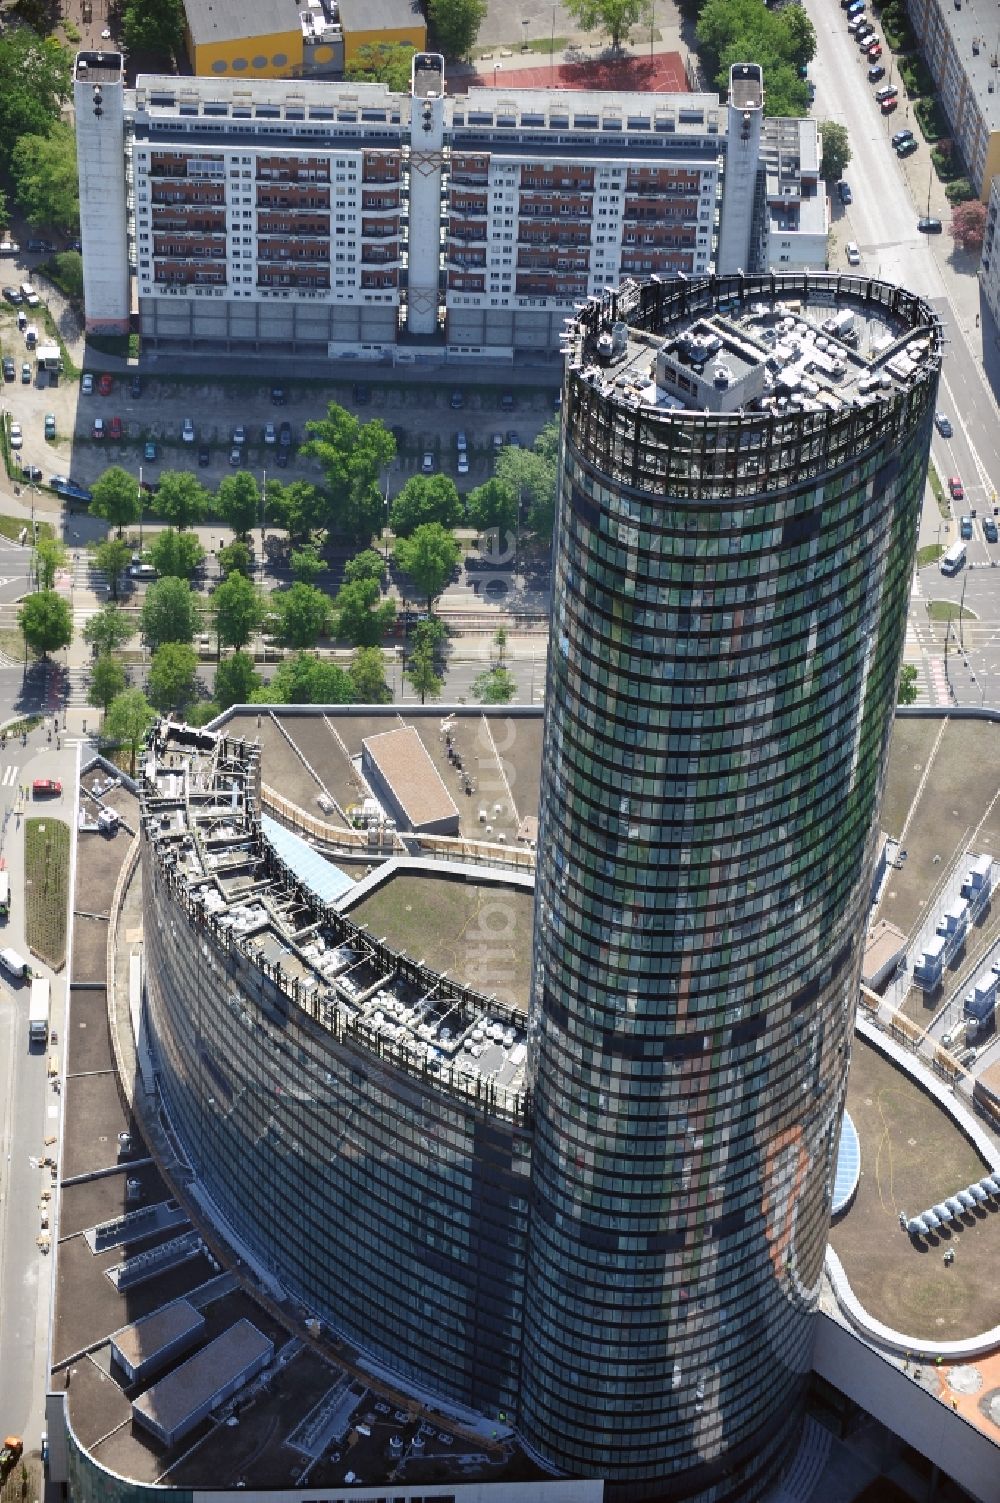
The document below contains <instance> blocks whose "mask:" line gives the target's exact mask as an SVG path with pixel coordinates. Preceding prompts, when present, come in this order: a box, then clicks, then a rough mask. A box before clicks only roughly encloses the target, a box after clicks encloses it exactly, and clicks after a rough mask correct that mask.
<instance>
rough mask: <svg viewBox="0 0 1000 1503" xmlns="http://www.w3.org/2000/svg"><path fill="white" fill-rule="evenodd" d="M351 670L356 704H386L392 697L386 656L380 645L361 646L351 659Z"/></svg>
mask: <svg viewBox="0 0 1000 1503" xmlns="http://www.w3.org/2000/svg"><path fill="white" fill-rule="evenodd" d="M349 672H350V678H351V684H352V685H353V688H354V702H355V704H359V705H385V704H388V703H389V701H390V700H391V699H392V690H391V689H390V688H389V685H388V684H387V683H386V681H385V658H384V657H383V656H382V652H381V650H380V649H379V648H378V647H359V648H358V650H357V652H356V653H355V654H354V656H353V658H352V659H351V666H350V670H349Z"/></svg>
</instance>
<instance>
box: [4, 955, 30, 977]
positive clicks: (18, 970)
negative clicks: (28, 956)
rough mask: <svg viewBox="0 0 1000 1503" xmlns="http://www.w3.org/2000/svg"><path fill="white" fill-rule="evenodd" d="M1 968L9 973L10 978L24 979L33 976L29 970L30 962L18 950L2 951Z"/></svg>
mask: <svg viewBox="0 0 1000 1503" xmlns="http://www.w3.org/2000/svg"><path fill="white" fill-rule="evenodd" d="M0 966H2V967H3V969H4V970H5V971H6V972H7V974H8V976H20V977H24V976H28V975H30V974H31V973H30V972H29V970H28V962H27V961H26V960H25V958H24V956H23V955H19V954H18V952H17V951H16V950H11V949H6V950H0Z"/></svg>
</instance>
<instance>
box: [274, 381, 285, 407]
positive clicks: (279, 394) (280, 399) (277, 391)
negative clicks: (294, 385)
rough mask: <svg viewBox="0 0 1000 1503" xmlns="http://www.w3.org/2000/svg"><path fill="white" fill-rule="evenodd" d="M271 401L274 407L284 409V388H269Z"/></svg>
mask: <svg viewBox="0 0 1000 1503" xmlns="http://www.w3.org/2000/svg"><path fill="white" fill-rule="evenodd" d="M271 401H272V402H273V403H274V405H275V407H284V405H285V388H284V387H283V386H272V387H271Z"/></svg>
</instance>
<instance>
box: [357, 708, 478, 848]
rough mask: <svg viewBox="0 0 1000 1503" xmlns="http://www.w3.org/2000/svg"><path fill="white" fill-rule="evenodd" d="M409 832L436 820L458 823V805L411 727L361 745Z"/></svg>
mask: <svg viewBox="0 0 1000 1503" xmlns="http://www.w3.org/2000/svg"><path fill="white" fill-rule="evenodd" d="M362 745H363V747H364V750H365V751H366V752H367V753H368V755H369V757H371V759H372V761H373V763H374V764H375V766H376V768H377V769H378V771H379V772H380V773H381V775H382V777H383V778H384V779H385V781H386V783H387V784H388V785H389V787H390V788H391V789H392V793H393V797H394V798H395V799H396V801H397V803H398V804H399V806H400V808H401V809H402V810H403V812H404V813H405V815H406V817H407V819H408V820H409V823H410V828H411V829H413V830H422V829H425V828H426V827H427V826H429V825H434V824H437V823H438V822H439V821H440V820H454V821H455V822H456V828H457V822H458V805H457V804H456V803H455V800H454V799H453V798H452V796H451V794H450V793H449V792H448V790H447V788H446V787H445V785H444V781H443V779H442V777H441V774H440V773H439V772H438V770H437V768H436V767H435V766H434V763H433V762H432V761H431V759H430V757H429V756H428V754H427V749H426V748H425V746H424V743H423V742H422V741H421V739H420V737H419V736H418V735H417V732H416V731H415V730H414V728H413V726H412V725H407V726H402V727H400V729H399V730H394V731H383V732H382V734H381V735H380V736H369V737H367V738H366V739H365V741H364V742H363V743H362Z"/></svg>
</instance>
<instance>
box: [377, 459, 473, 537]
mask: <svg viewBox="0 0 1000 1503" xmlns="http://www.w3.org/2000/svg"><path fill="white" fill-rule="evenodd" d="M461 515H462V502H461V500H460V498H459V494H458V490H457V488H456V486H455V482H454V480H452V478H451V476H450V475H411V476H410V478H409V480H408V481H407V482H406V484H405V485H404V486H403V489H402V490H401V491H400V493H399V495H398V496H396V498H395V499H394V501H393V503H392V506H391V507H390V509H389V522H390V525H391V527H392V530H393V532H394V533H395V534H396V536H397V537H398V538H408V537H409V536H410V535H411V533H414V532H415V531H416V530H417V528H418V527H421V526H423V524H424V523H425V522H440V523H441V526H442V527H454V526H455V524H456V523H457V522H458V520H459V518H460V517H461Z"/></svg>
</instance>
